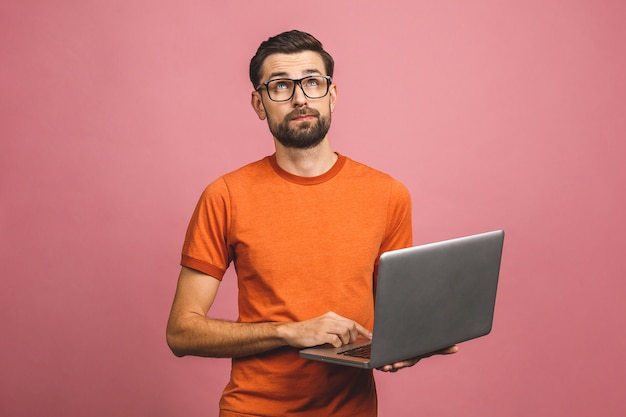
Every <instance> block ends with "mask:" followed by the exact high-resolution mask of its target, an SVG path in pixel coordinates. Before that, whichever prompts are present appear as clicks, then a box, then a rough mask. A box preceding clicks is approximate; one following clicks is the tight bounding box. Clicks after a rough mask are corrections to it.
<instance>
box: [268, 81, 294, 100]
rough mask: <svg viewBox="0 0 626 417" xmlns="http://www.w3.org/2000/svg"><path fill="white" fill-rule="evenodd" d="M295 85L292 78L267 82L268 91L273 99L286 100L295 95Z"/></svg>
mask: <svg viewBox="0 0 626 417" xmlns="http://www.w3.org/2000/svg"><path fill="white" fill-rule="evenodd" d="M293 86H294V82H293V81H292V80H287V79H285V80H273V81H270V82H269V83H267V92H268V94H269V95H270V98H271V99H272V100H274V101H285V100H289V99H290V98H291V96H292V95H293Z"/></svg>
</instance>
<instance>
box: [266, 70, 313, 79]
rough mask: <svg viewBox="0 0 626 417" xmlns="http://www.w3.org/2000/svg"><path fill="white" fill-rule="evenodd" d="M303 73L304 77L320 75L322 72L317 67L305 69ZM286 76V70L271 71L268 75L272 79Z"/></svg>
mask: <svg viewBox="0 0 626 417" xmlns="http://www.w3.org/2000/svg"><path fill="white" fill-rule="evenodd" d="M303 74H305V77H307V76H309V75H322V73H321V72H320V71H319V70H317V69H307V70H304V72H303ZM288 76H289V74H287V73H286V72H284V71H278V72H273V73H271V74H270V76H269V79H270V80H273V79H276V78H289V77H288Z"/></svg>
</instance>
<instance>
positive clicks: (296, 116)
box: [288, 110, 319, 121]
mask: <svg viewBox="0 0 626 417" xmlns="http://www.w3.org/2000/svg"><path fill="white" fill-rule="evenodd" d="M318 115H319V112H317V111H315V110H296V111H293V112H292V113H291V114H290V115H289V117H288V120H300V121H308V120H311V119H315V118H317V117H318Z"/></svg>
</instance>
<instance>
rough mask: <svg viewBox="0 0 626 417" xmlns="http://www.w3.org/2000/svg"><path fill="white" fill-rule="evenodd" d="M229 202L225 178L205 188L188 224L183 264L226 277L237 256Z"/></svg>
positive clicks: (214, 275) (209, 273)
mask: <svg viewBox="0 0 626 417" xmlns="http://www.w3.org/2000/svg"><path fill="white" fill-rule="evenodd" d="M229 205H230V200H229V193H228V187H227V186H226V183H225V181H224V179H223V178H220V179H218V180H216V181H215V182H213V183H212V184H210V185H209V186H208V187H207V188H206V189H205V190H204V192H203V193H202V195H201V196H200V199H199V201H198V204H197V205H196V208H195V210H194V212H193V215H192V216H191V220H190V221H189V226H188V227H187V233H186V235H185V242H184V244H183V250H182V257H181V265H182V266H185V267H188V268H191V269H195V270H197V271H200V272H203V273H205V274H207V275H210V276H212V277H214V278H217V279H219V280H221V279H222V277H223V276H224V273H225V272H226V269H228V265H230V262H231V261H232V259H233V254H232V250H231V248H230V247H229V244H228V230H229V225H230V215H229V213H230V210H229Z"/></svg>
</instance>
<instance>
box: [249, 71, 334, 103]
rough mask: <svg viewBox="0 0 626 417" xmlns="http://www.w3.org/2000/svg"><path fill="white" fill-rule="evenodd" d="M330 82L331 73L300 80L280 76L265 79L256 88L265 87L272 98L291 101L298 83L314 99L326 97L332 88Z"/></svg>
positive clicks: (305, 93)
mask: <svg viewBox="0 0 626 417" xmlns="http://www.w3.org/2000/svg"><path fill="white" fill-rule="evenodd" d="M330 83H331V77H330V76H329V75H313V76H310V77H304V78H300V79H299V80H294V79H291V78H278V79H275V80H269V81H265V82H264V83H262V84H261V85H259V86H258V87H257V88H256V91H259V89H260V88H261V87H265V89H266V90H267V95H268V97H269V98H270V100H272V101H289V100H291V98H292V97H293V95H294V94H295V92H296V85H299V86H300V88H301V89H302V92H303V93H304V95H305V96H306V97H307V98H311V99H314V98H322V97H325V96H326V94H328V90H329V89H330Z"/></svg>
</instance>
